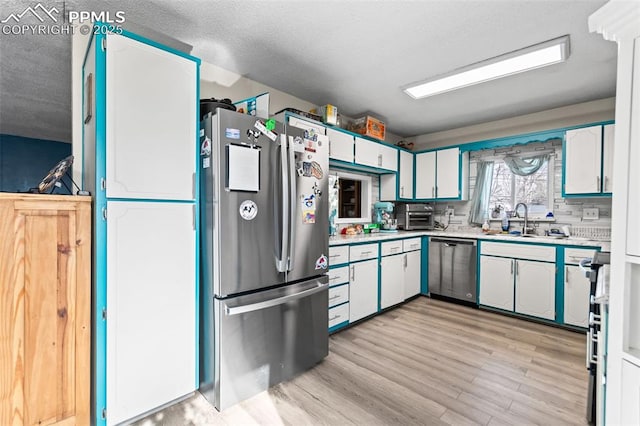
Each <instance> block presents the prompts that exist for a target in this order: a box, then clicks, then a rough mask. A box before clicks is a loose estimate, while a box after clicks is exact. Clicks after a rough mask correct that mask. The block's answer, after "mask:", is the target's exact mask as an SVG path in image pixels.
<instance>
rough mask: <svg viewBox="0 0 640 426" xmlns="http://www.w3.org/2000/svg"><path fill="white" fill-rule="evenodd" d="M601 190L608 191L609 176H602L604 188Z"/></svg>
mask: <svg viewBox="0 0 640 426" xmlns="http://www.w3.org/2000/svg"><path fill="white" fill-rule="evenodd" d="M602 192H610V191H609V176H605V177H604V190H603V191H602Z"/></svg>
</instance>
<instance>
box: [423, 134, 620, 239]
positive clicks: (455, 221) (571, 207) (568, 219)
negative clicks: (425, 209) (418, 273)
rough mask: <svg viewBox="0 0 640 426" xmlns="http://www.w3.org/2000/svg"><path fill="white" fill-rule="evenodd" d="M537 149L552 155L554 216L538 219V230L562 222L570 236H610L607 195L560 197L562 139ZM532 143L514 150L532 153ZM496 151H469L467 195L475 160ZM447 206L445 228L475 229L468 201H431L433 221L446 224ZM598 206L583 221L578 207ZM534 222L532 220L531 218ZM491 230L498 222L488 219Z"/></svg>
mask: <svg viewBox="0 0 640 426" xmlns="http://www.w3.org/2000/svg"><path fill="white" fill-rule="evenodd" d="M536 145H537V148H538V149H539V148H540V147H543V148H545V149H547V150H548V149H552V150H553V153H552V154H551V155H552V156H553V157H554V164H553V168H554V191H553V193H554V203H553V215H554V216H555V222H539V223H538V233H543V232H544V231H545V230H548V229H549V228H560V227H562V226H563V225H568V226H570V227H571V229H572V230H573V229H574V228H575V232H572V234H573V235H575V236H578V237H584V238H593V239H605V240H606V239H610V235H611V234H610V233H611V198H610V197H601V198H562V141H560V140H555V141H549V142H544V143H541V144H536ZM535 148H536V146H534V145H523V146H518V147H517V149H518V150H519V151H520V153H527V152H534V150H535ZM495 156H496V154H495V152H494V150H492V149H491V150H482V151H474V152H471V156H470V170H469V194H470V195H469V198H471V196H473V192H474V190H475V183H476V166H477V164H478V161H479V160H483V159H488V158H491V157H493V158H495ZM447 206H451V207H453V208H454V212H455V214H454V216H453V217H452V218H451V221H450V223H449V228H447V229H448V230H459V231H476V230H477V229H478V228H477V227H476V226H471V225H469V223H468V218H469V210H470V208H471V201H455V202H452V201H449V202H442V203H436V204H435V212H436V220H437V221H439V222H441V223H443V224H445V225H447V220H446V219H447V218H446V217H445V215H444V211H445V209H446V208H447ZM594 207H595V208H598V209H599V215H600V217H599V219H596V220H583V219H582V209H584V208H594ZM532 222H534V223H535V221H532ZM490 224H491V228H492V229H500V222H491V223H490Z"/></svg>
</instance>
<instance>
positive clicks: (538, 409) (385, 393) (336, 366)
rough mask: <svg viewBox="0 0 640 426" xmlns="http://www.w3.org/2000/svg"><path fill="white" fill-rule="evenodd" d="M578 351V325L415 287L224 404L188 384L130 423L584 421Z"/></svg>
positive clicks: (581, 345) (581, 348) (583, 376)
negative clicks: (308, 361)
mask: <svg viewBox="0 0 640 426" xmlns="http://www.w3.org/2000/svg"><path fill="white" fill-rule="evenodd" d="M584 360H585V336H584V335H583V334H579V333H574V332H571V331H567V330H563V329H559V328H554V327H549V326H546V325H542V324H536V323H532V322H528V321H524V320H520V319H517V318H511V317H505V316H503V315H499V314H495V313H491V312H487V311H482V310H477V309H473V308H469V307H465V306H460V305H455V304H451V303H447V302H443V301H438V300H432V299H428V298H425V297H419V298H417V299H415V300H412V301H410V302H408V303H406V304H405V305H403V306H401V307H399V308H396V309H394V310H391V311H389V312H387V313H385V314H383V315H379V316H377V317H374V318H372V319H370V320H368V321H365V322H363V323H361V324H359V325H357V326H355V327H351V328H349V329H347V330H344V331H341V332H338V333H336V334H334V335H332V336H331V337H330V341H329V356H328V357H327V358H326V359H325V360H324V361H323V362H321V363H320V364H319V365H317V366H316V367H315V368H313V369H312V370H310V371H308V372H306V373H304V374H302V375H300V376H298V377H296V378H295V379H293V380H291V381H289V382H287V383H282V384H280V385H277V386H275V387H273V388H271V389H270V390H269V391H268V392H263V393H261V394H259V395H257V396H255V397H253V398H251V399H249V400H247V401H245V402H243V403H240V404H238V405H236V406H234V407H231V408H230V409H228V410H225V411H224V412H223V413H218V412H217V411H216V410H215V409H214V408H212V407H211V406H210V405H209V404H208V403H207V402H206V400H205V399H204V398H203V397H202V396H201V395H200V394H197V393H196V395H194V396H193V397H191V398H189V399H188V400H186V401H184V402H182V403H179V404H176V405H174V406H172V407H169V408H167V409H165V410H163V411H161V412H159V413H156V414H153V415H151V416H149V417H147V418H145V419H143V420H141V421H139V422H138V423H137V424H138V425H141V426H148V425H181V426H182V425H209V424H222V425H238V424H274V425H278V424H286V425H307V424H308V425H316V424H318V425H346V424H357V425H383V424H384V425H389V424H394V425H396V424H402V425H409V424H423V425H438V424H452V425H467V424H469V425H470V424H482V425H492V426H493V425H526V424H541V425H570V424H580V425H583V424H586V420H585V413H586V394H587V379H588V375H587V371H586V369H585V361H584Z"/></svg>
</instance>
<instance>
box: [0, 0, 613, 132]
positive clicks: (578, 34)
mask: <svg viewBox="0 0 640 426" xmlns="http://www.w3.org/2000/svg"><path fill="white" fill-rule="evenodd" d="M42 3H43V4H45V5H47V4H49V3H47V2H46V1H43V2H42ZM604 3H605V1H604V0H584V1H575V0H565V1H562V0H553V1H544V0H521V1H518V0H510V1H504V0H501V1H498V0H495V1H489V0H475V1H470V0H469V1H467V0H464V1H463V0H453V1H452V0H447V1H427V0H423V1H420V0H418V1H327V0H324V1H303V0H298V1H293V0H290V1H247V0H243V1H230V0H226V1H211V0H207V1H205V0H191V1H175V0H174V1H169V0H147V1H137V2H133V1H114V0H111V1H67V2H66V4H65V7H66V8H67V10H94V11H111V12H112V13H115V12H116V11H118V10H122V11H124V12H125V14H126V21H127V22H132V23H137V24H141V25H144V26H146V27H149V28H153V29H155V30H156V31H159V32H162V33H165V34H167V35H168V36H171V37H173V38H175V39H177V40H180V41H182V42H184V43H187V44H190V45H192V46H193V52H192V54H193V55H194V56H197V57H200V58H202V59H203V60H204V61H206V62H210V63H212V64H215V65H218V66H220V67H222V68H226V69H228V70H231V71H234V72H237V73H238V74H241V75H244V76H245V77H248V78H250V79H252V80H255V81H258V82H261V83H263V84H266V85H268V86H271V87H273V88H276V89H279V90H282V91H284V92H287V93H289V94H291V95H294V96H296V97H298V98H301V99H304V100H307V101H309V102H312V103H315V104H318V105H322V104H326V103H331V104H334V105H336V106H337V107H338V110H339V111H340V112H341V113H344V114H345V115H347V116H351V117H356V116H359V115H362V114H364V113H371V114H373V115H375V116H378V117H381V118H382V119H384V120H385V121H386V123H387V125H388V129H389V130H390V131H391V132H393V133H396V134H398V135H401V136H412V135H418V134H424V133H430V132H435V131H441V130H446V129H450V128H455V127H460V126H465V125H470V124H475V123H481V122H486V121H490V120H496V119H501V118H507V117H511V116H516V115H521V114H526V113H531V112H536V111H541V110H545V109H549V108H555V107H559V106H564V105H569V104H574V103H578V102H584V101H589V100H593V99H601V98H605V97H610V96H614V95H615V71H616V67H615V59H616V45H615V44H614V43H611V42H607V41H604V40H603V39H602V37H601V36H599V35H597V34H590V33H589V32H588V28H587V19H588V16H589V15H590V14H591V13H593V12H594V11H595V10H597V9H598V8H599V7H600V6H602V5H603V4H604ZM29 4H34V3H29V2H24V1H18V2H15V1H13V2H7V1H1V2H0V5H2V7H1V8H0V11H1V12H0V17H1V18H2V19H4V18H5V16H6V15H7V12H13V11H14V10H15V9H16V8H17V9H24V7H25V5H29ZM565 34H569V35H570V36H571V56H570V58H569V60H568V61H567V62H566V63H563V64H558V65H554V66H551V67H547V68H542V69H538V70H535V71H531V72H527V73H523V74H520V75H515V76H511V77H508V78H503V79H500V80H496V81H493V82H489V83H484V84H481V85H477V86H473V87H469V88H465V89H462V90H458V91H455V92H450V93H446V94H442V95H439V96H435V97H431V98H426V99H422V100H413V99H411V98H410V97H408V96H407V95H405V94H404V93H403V92H402V91H401V89H400V88H401V87H402V86H404V85H406V84H408V83H411V82H414V81H417V80H422V79H425V78H428V77H432V76H436V75H438V74H442V73H446V72H448V71H451V70H453V69H456V68H460V67H463V66H466V65H468V64H471V63H474V62H478V61H481V60H483V59H487V58H491V57H494V56H497V55H500V54H502V53H506V52H509V51H513V50H516V49H519V48H522V47H526V46H529V45H532V44H536V43H539V42H542V41H546V40H549V39H552V38H556V37H559V36H562V35H565ZM0 38H1V43H0V62H1V65H0V72H1V73H0V89H1V97H0V133H13V134H21V135H24V136H34V137H45V136H49V137H46V138H47V139H55V140H65V141H68V140H70V139H71V136H70V135H71V125H70V109H71V106H70V105H71V99H70V98H71V97H70V85H71V81H70V61H71V59H70V57H71V55H70V48H71V47H70V45H71V43H70V39H69V37H64V36H56V37H54V36H28V37H27V36H6V35H0ZM16 132H20V133H16ZM29 132H31V133H29Z"/></svg>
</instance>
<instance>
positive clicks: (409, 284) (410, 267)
mask: <svg viewBox="0 0 640 426" xmlns="http://www.w3.org/2000/svg"><path fill="white" fill-rule="evenodd" d="M404 258H405V259H404V299H405V300H407V299H409V298H410V297H413V296H415V295H416V294H420V284H421V283H420V264H421V262H422V256H421V251H420V250H415V251H410V252H408V253H405V254H404Z"/></svg>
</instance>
